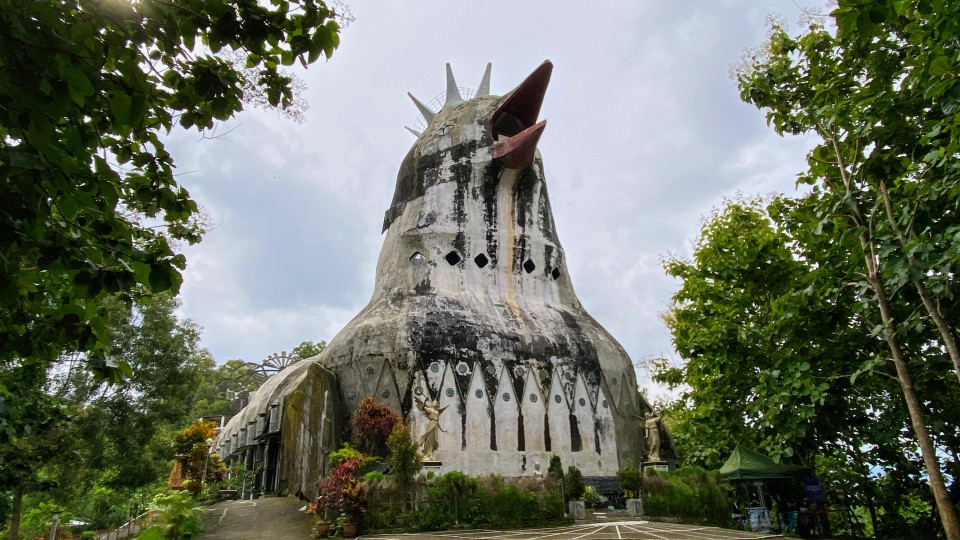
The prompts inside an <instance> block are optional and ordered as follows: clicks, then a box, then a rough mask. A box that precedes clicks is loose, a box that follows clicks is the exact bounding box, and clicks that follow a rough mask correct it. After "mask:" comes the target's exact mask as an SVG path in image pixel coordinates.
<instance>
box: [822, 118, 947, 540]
mask: <svg viewBox="0 0 960 540" xmlns="http://www.w3.org/2000/svg"><path fill="white" fill-rule="evenodd" d="M819 133H820V134H821V135H822V136H823V138H824V140H825V141H828V142H830V143H831V145H832V146H833V150H834V156H835V157H836V158H837V165H838V167H839V173H840V180H841V181H842V182H843V187H842V189H843V190H845V191H846V194H845V195H846V198H847V199H848V200H849V201H850V202H851V203H852V207H851V208H850V213H851V216H850V217H852V218H853V221H854V222H855V223H856V224H857V225H858V226H859V227H860V228H861V232H860V234H859V235H858V236H859V240H860V249H861V250H862V251H863V260H864V265H865V266H866V279H867V284H868V285H869V286H870V289H872V290H873V293H874V295H875V296H876V298H877V306H878V307H879V308H880V318H881V320H882V322H883V328H884V331H885V333H886V341H887V347H888V348H889V349H890V354H891V355H892V356H893V365H894V366H895V367H896V370H897V381H898V382H899V383H900V390H901V392H902V393H903V399H904V401H906V403H907V412H908V413H909V414H910V425H911V427H912V428H913V432H914V434H915V435H916V438H917V445H918V446H919V447H920V455H921V457H922V458H923V466H924V469H926V471H927V475H928V476H929V478H930V491H932V492H933V498H934V500H935V501H936V503H937V511H938V512H939V513H940V520H941V524H942V525H943V529H944V531H945V532H946V538H947V540H960V518H958V517H957V509H956V508H954V506H953V503H952V502H950V494H949V492H948V491H947V486H946V483H945V482H944V480H943V472H942V471H941V470H940V460H939V458H938V457H937V453H936V448H935V447H934V445H933V439H932V438H931V437H930V431H929V430H928V429H927V424H926V420H925V419H924V416H923V406H922V405H921V403H920V399H919V398H917V393H916V391H915V390H914V388H913V377H911V376H910V370H909V367H908V366H907V358H906V355H905V354H904V352H903V349H902V348H901V347H900V340H899V339H898V338H897V324H896V321H895V319H894V316H893V310H892V309H891V307H890V300H889V298H888V297H887V290H886V288H885V287H884V285H883V278H882V276H881V275H880V271H879V267H880V262H879V261H878V260H877V258H876V255H875V253H874V249H873V247H874V246H873V237H872V236H871V232H868V231H872V230H873V228H872V225H870V226H868V222H867V220H864V218H863V214H862V213H861V212H860V207H859V205H858V204H857V202H856V201H857V200H856V198H855V197H854V196H853V192H854V186H853V184H854V180H853V178H852V176H851V174H850V172H849V170H848V169H847V167H848V165H849V164H847V163H844V159H843V153H842V152H841V150H840V145H839V143H838V138H837V136H836V133H835V132H833V131H831V128H828V127H827V126H820V128H819ZM826 182H827V184H828V186H829V187H830V188H831V190H833V189H840V186H835V185H834V186H830V184H832V182H831V181H830V180H829V179H826ZM881 191H883V193H885V189H881Z"/></svg>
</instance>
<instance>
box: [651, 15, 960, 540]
mask: <svg viewBox="0 0 960 540" xmlns="http://www.w3.org/2000/svg"><path fill="white" fill-rule="evenodd" d="M831 16H832V21H833V22H834V23H835V27H831V26H828V24H827V22H828V21H826V20H823V21H813V22H812V23H811V24H810V25H809V26H808V28H807V29H806V30H805V31H804V32H803V33H801V34H800V35H798V36H791V35H790V33H789V32H788V31H787V30H786V29H785V28H783V27H781V26H778V25H775V26H774V27H773V28H772V31H771V33H770V39H769V43H768V44H767V45H766V46H765V47H763V48H761V49H759V50H760V51H761V52H762V53H761V54H758V55H756V56H755V57H753V58H748V59H747V61H746V62H745V63H743V64H742V65H741V69H740V71H739V73H738V82H739V85H740V89H741V96H742V98H743V99H744V101H747V102H748V103H752V104H754V105H756V106H757V107H759V108H761V109H763V110H765V111H766V114H767V119H768V122H769V123H770V124H771V125H772V126H773V127H774V129H775V130H776V131H777V132H778V133H781V134H788V133H789V134H798V133H806V132H810V133H814V134H816V135H817V136H819V138H820V142H819V143H818V144H817V146H816V147H815V148H814V149H813V150H812V151H811V152H810V153H809V155H808V169H807V170H806V171H804V172H803V173H802V174H801V176H800V182H801V183H803V184H806V185H808V186H810V189H811V192H810V194H809V195H806V196H804V197H802V198H800V199H798V200H795V201H783V203H782V205H781V207H780V208H779V209H771V213H772V214H778V215H776V216H773V215H771V219H772V220H773V221H776V222H778V224H779V228H780V232H782V233H783V234H785V235H787V238H789V242H788V243H786V244H783V247H785V248H788V249H791V250H796V253H793V254H792V255H789V256H783V255H782V254H776V253H774V254H773V255H774V256H771V257H764V256H760V257H754V252H756V251H757V250H756V248H755V247H754V244H755V242H754V241H752V240H751V241H748V242H747V244H746V246H744V247H743V248H737V247H736V246H730V245H729V242H726V241H724V240H722V239H721V238H720V237H719V236H717V235H716V234H714V233H715V232H716V231H706V232H709V233H710V237H711V241H710V242H708V244H712V243H714V242H715V243H717V244H718V245H727V246H728V247H727V248H726V249H732V250H733V251H732V252H728V251H724V250H723V249H721V251H720V253H719V256H720V257H722V258H726V259H730V260H728V261H724V262H722V263H720V267H724V268H729V269H731V270H733V271H735V272H736V273H737V274H740V275H738V276H735V277H734V279H733V282H730V279H729V276H728V275H719V276H711V275H710V272H711V271H712V270H713V267H712V266H711V265H706V266H704V265H702V264H700V263H702V262H703V261H700V260H697V261H696V263H697V265H696V266H695V269H696V271H695V272H691V273H689V276H688V275H682V274H683V272H685V270H686V267H685V266H684V265H683V264H679V265H677V264H674V265H673V267H672V268H671V266H670V263H668V271H670V272H671V273H673V274H674V275H678V277H681V278H683V279H684V280H685V283H684V287H683V289H682V290H681V293H680V296H679V297H678V298H677V299H676V301H677V302H678V304H677V308H678V309H677V312H676V313H675V314H671V315H670V316H671V317H675V318H674V319H669V320H670V322H671V323H673V324H674V325H675V328H674V337H675V340H677V343H678V351H679V352H680V353H681V355H683V356H684V357H685V358H694V359H697V358H699V357H700V356H701V355H702V356H703V358H709V357H711V356H712V355H719V358H720V360H721V361H722V360H723V359H724V358H726V357H730V358H734V359H737V360H738V361H744V362H746V365H747V366H750V367H751V369H755V368H753V366H758V368H759V369H756V372H753V373H751V372H750V371H747V372H745V373H744V370H743V369H741V370H740V372H741V373H742V374H744V375H746V376H747V377H748V378H756V382H757V383H758V386H757V388H756V390H755V392H743V391H742V390H740V391H737V392H736V395H737V396H740V398H741V399H746V401H733V402H731V403H730V405H733V407H731V408H728V409H726V411H727V412H728V413H729V412H734V413H736V414H738V415H740V414H746V415H750V414H751V413H756V416H754V417H752V418H748V421H747V422H746V423H745V424H744V425H746V426H748V427H751V428H753V427H757V428H760V429H761V431H762V430H763V429H764V428H765V427H769V428H773V429H775V430H780V431H782V432H783V433H784V434H786V435H787V436H788V443H789V441H790V440H791V439H792V440H794V441H795V442H797V443H800V442H802V441H803V439H804V438H805V437H810V436H811V433H810V429H811V428H813V427H815V426H818V425H821V424H823V425H824V426H829V422H827V423H826V424H824V421H823V420H822V419H818V418H817V417H816V415H820V414H823V413H828V412H829V411H831V410H833V413H831V414H830V417H831V418H833V419H835V420H836V422H837V424H836V426H837V427H840V428H848V427H850V426H859V424H858V422H856V418H851V417H850V416H849V413H850V411H864V410H866V411H868V412H869V411H878V410H882V409H883V407H881V404H886V403H889V402H890V401H891V399H893V398H892V394H891V391H896V393H897V394H899V397H898V398H896V402H897V403H898V404H902V405H901V407H902V408H901V409H900V410H901V411H903V413H904V416H903V417H902V418H903V419H904V420H905V425H906V426H908V427H907V430H908V431H907V433H911V434H912V438H913V440H914V441H915V443H914V444H915V445H916V446H917V447H919V449H920V457H921V459H922V462H923V464H924V470H925V473H926V476H927V478H928V479H929V486H930V489H931V493H932V495H933V498H934V500H935V504H936V508H937V509H938V511H939V517H940V519H941V522H942V525H943V527H944V530H945V531H946V533H947V537H948V538H951V539H954V538H960V522H958V520H957V513H956V509H955V508H954V506H953V504H952V502H951V500H950V495H949V493H948V490H947V486H946V480H945V475H944V467H943V460H944V459H952V461H954V466H956V463H955V462H956V455H955V454H951V453H949V452H941V451H939V450H938V448H951V447H952V444H953V443H954V442H955V441H956V437H957V424H956V421H955V420H951V419H950V417H949V415H947V416H944V412H945V411H949V410H950V408H951V407H954V406H955V404H956V403H955V402H956V396H957V395H958V392H957V390H958V387H957V381H958V380H960V348H958V346H957V338H956V333H957V330H956V329H957V322H956V321H957V320H958V319H957V317H958V315H960V314H958V306H957V303H956V301H955V298H956V292H957V291H956V286H955V284H954V281H955V280H954V279H953V278H954V274H955V266H956V264H957V261H958V260H960V225H958V221H957V219H956V213H957V204H958V202H960V182H958V180H960V114H957V113H958V110H960V82H958V77H957V74H958V73H960V5H957V4H956V3H955V2H948V1H945V0H886V1H879V2H878V1H873V0H870V1H867V0H841V1H839V2H838V3H837V7H836V9H835V10H834V11H833V12H832V13H831ZM721 221H722V220H721ZM751 238H752V237H751ZM778 243H780V242H779V241H778ZM710 249H712V248H711V247H710V246H709V245H708V246H705V249H704V250H702V253H701V251H700V250H698V255H697V256H695V259H697V257H700V256H706V255H707V254H708V253H709V252H710ZM791 259H792V260H791ZM744 262H746V263H748V264H746V265H744V264H743V263H744ZM757 263H760V268H762V269H763V272H762V275H761V276H759V277H760V278H762V279H761V280H759V281H758V280H757V277H758V276H755V275H752V274H753V273H755V269H756V268H757ZM804 266H805V267H806V270H805V272H806V273H807V274H808V276H807V277H804V276H802V275H798V274H796V272H795V271H788V272H787V273H783V270H784V269H788V268H797V269H802V268H803V267H804ZM767 274H769V276H768V275H767ZM800 274H803V272H802V271H801V272H800ZM715 277H716V278H718V279H714V278H715ZM768 277H769V279H767V278H768ZM741 278H742V282H741V283H739V284H738V283H737V280H741ZM816 279H820V281H819V282H817V281H811V280H816ZM776 280H783V282H775V281H776ZM688 281H689V286H688ZM698 282H699V283H701V285H700V286H699V287H700V288H701V289H702V291H699V292H697V291H694V295H693V296H686V297H685V296H683V295H685V294H687V293H689V292H690V290H691V289H693V288H695V287H697V285H696V283H698ZM722 283H727V285H726V286H728V287H730V288H729V289H728V290H727V291H726V292H724V293H723V294H724V296H723V299H722V301H721V302H719V303H718V304H719V305H713V304H711V303H710V302H711V298H716V297H711V296H709V295H710V294H712V292H716V291H717V289H718V288H719V287H721V286H724V285H722ZM756 283H761V284H763V287H762V288H760V289H756V288H753V289H751V288H750V287H749V285H751V284H756ZM738 299H742V300H738ZM737 302H739V304H738V303H737ZM688 308H696V309H698V310H699V311H700V312H704V313H708V312H710V311H713V312H714V313H712V314H710V313H708V315H709V317H708V319H709V320H710V321H712V324H711V325H710V326H708V327H707V328H705V329H703V331H701V330H700V329H691V328H690V327H689V325H688V322H687V321H685V320H684V319H683V317H685V316H686V315H685V314H684V311H685V310H686V309H688ZM721 308H726V309H730V310H731V311H730V312H728V313H727V314H726V316H727V317H728V318H729V317H737V318H736V319H733V320H734V321H735V322H734V323H733V324H731V325H725V324H724V321H723V320H719V319H717V318H716V317H717V313H716V311H717V309H721ZM811 308H812V309H813V311H812V312H811V311H810V309H811ZM757 312H759V313H758V314H757V316H756V317H754V316H753V314H755V313H757ZM818 313H822V314H824V315H831V316H833V317H835V320H830V319H823V318H818V317H817V314H818ZM794 317H798V320H799V321H800V322H799V323H798V322H796V321H791V319H792V318H794ZM705 322H706V321H705ZM807 322H808V323H809V326H810V328H809V330H808V331H809V332H810V334H809V337H810V338H814V337H815V339H808V341H809V342H810V343H809V346H808V347H804V346H803V339H794V338H792V337H791V336H799V335H800V334H798V333H797V332H796V330H797V329H799V328H801V327H802V324H804V323H807ZM776 325H783V327H782V328H776ZM688 339H693V341H692V342H691V343H692V346H691V345H685V341H686V340H688ZM824 340H828V341H832V343H829V345H830V346H829V347H828V346H820V345H822V344H823V343H822V342H823V341H824ZM878 346H879V348H878ZM831 349H832V350H831ZM783 351H788V352H790V353H791V354H793V355H796V356H795V358H793V359H789V358H784V357H783V355H782V354H781V352H783ZM836 351H843V352H844V353H845V354H842V355H837V354H835V352H836ZM724 355H726V356H724ZM778 358H784V361H787V363H788V364H789V365H790V366H793V367H794V371H784V370H783V369H781V366H778V365H777V364H776V363H777V362H778V360H777V359H778ZM698 365H700V364H699V363H697V362H694V364H693V366H692V367H690V368H688V369H687V373H686V374H685V375H686V376H687V378H688V382H689V380H693V381H694V383H695V384H692V386H694V388H693V390H692V393H694V394H695V393H696V392H697V391H698V388H704V389H708V388H711V387H710V386H709V383H710V379H709V373H711V372H710V371H709V370H708V371H707V372H706V373H703V374H698V372H697V371H696V369H697V366H698ZM728 367H729V368H730V369H733V368H734V365H733V364H730V365H729V366H728ZM668 373H669V372H668ZM948 373H949V374H952V377H950V378H945V376H946V375H947V374H948ZM674 374H675V373H674ZM691 376H692V377H693V379H690V378H689V377H691ZM782 377H786V379H785V380H779V379H781V378H782ZM875 377H889V378H890V379H891V380H893V381H895V382H896V383H897V387H896V388H892V389H891V388H889V387H885V386H884V384H882V383H880V382H877V381H876V380H875ZM697 378H699V380H697ZM844 379H846V380H847V381H849V382H848V383H844V382H843V380H844ZM950 379H952V380H950ZM731 382H735V381H731ZM771 382H776V385H775V386H771V385H770V383H771ZM845 387H847V388H845ZM712 388H714V389H718V391H719V392H721V393H724V392H725V390H724V389H723V385H714V386H713V387H712ZM777 388H782V389H783V390H784V391H785V392H786V393H784V394H782V395H778V394H777V392H778V390H777ZM828 389H829V390H830V392H829V393H827V392H826V390H828ZM727 393H729V392H727ZM841 393H842V395H841V396H839V398H838V396H836V395H835V394H841ZM764 399H766V400H772V401H773V402H775V403H778V404H779V405H780V406H782V409H781V410H780V411H779V412H780V413H781V414H779V415H778V414H777V413H778V411H776V410H766V411H762V410H760V409H762V408H763V407H762V406H761V407H759V408H758V407H757V406H756V405H755V403H754V402H755V401H756V400H764ZM798 400H799V401H798ZM853 400H861V401H859V402H854V401H853ZM834 402H836V404H837V407H836V408H834V409H831V403H834ZM738 404H739V405H744V406H745V407H746V408H743V409H739V408H737V405H738ZM798 405H799V406H800V408H797V406H798ZM811 414H813V415H814V416H811ZM869 416H870V415H868V418H867V419H869ZM891 416H894V415H891ZM790 418H795V419H797V420H798V421H797V422H790V421H789V420H790ZM778 420H779V421H786V423H784V424H781V423H780V422H779V421H778ZM881 424H883V423H881ZM897 424H898V422H897V421H896V420H895V419H894V420H893V421H892V422H891V423H890V424H889V430H888V433H889V434H896V433H898V429H897V427H896V426H897ZM859 427H860V428H861V432H863V431H870V429H866V428H864V427H863V426H859ZM844 431H846V432H848V433H849V432H850V430H848V429H844ZM874 435H876V433H874ZM861 436H862V433H861ZM899 436H900V435H895V436H894V437H895V438H896V437H899ZM763 437H767V438H768V440H769V435H768V434H766V435H761V436H760V438H761V439H762V438H763ZM812 437H813V438H811V439H809V440H810V442H811V443H813V446H812V448H816V449H819V450H820V451H821V452H828V451H829V450H830V446H829V444H826V441H827V438H829V431H828V430H822V431H821V432H820V433H818V434H815V435H812ZM855 440H856V439H855V438H854V439H849V440H848V441H847V445H848V446H849V445H852V447H853V448H856V446H857V444H856V442H855ZM789 445H790V444H788V446H789ZM909 446H910V444H906V445H904V446H901V452H902V450H903V448H904V447H906V448H909ZM795 451H798V453H799V451H800V448H799V447H798V448H795ZM908 452H909V451H908ZM853 453H855V450H854V451H853ZM800 455H801V457H803V455H802V454H800Z"/></svg>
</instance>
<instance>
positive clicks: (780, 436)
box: [654, 200, 871, 468]
mask: <svg viewBox="0 0 960 540" xmlns="http://www.w3.org/2000/svg"><path fill="white" fill-rule="evenodd" d="M795 246H796V242H795V241H794V240H793V239H792V238H791V237H790V236H789V235H788V234H787V233H786V232H784V231H783V230H781V229H780V228H778V227H776V226H775V225H774V223H773V222H772V220H771V216H770V215H769V214H768V213H767V211H766V209H765V208H764V207H763V204H762V202H761V201H759V200H741V201H731V202H728V204H727V205H726V206H724V207H723V208H722V209H720V210H718V211H716V212H715V213H714V215H713V216H712V217H711V218H710V219H708V220H706V221H705V223H704V225H703V228H702V230H701V233H700V238H699V239H698V241H697V244H696V246H695V249H694V254H693V258H692V260H689V261H688V260H683V259H679V258H670V259H667V260H666V261H665V268H666V270H667V273H668V274H669V275H671V276H674V277H677V278H679V279H680V280H681V281H682V284H681V287H680V289H679V290H678V291H677V292H676V293H675V294H674V296H673V302H672V305H671V308H670V310H669V312H668V313H667V314H666V316H665V320H666V322H667V325H668V327H669V329H670V332H671V335H672V338H673V343H674V346H675V348H676V350H677V352H678V353H679V354H680V356H681V357H682V358H683V360H684V361H685V362H684V364H683V365H681V366H669V365H665V364H661V365H655V366H654V373H655V375H656V377H657V378H658V379H659V380H661V381H663V382H667V383H669V384H671V385H673V386H679V385H686V386H687V387H688V390H687V391H686V392H685V394H684V395H683V396H682V400H681V403H680V404H678V405H679V406H678V407H672V408H670V409H668V411H667V417H666V418H667V422H668V424H671V423H674V428H675V429H676V431H674V433H675V436H676V437H677V444H678V445H680V446H681V447H682V448H684V454H683V455H684V456H686V457H687V458H688V459H691V460H693V461H694V462H697V463H700V464H702V465H703V466H705V467H709V468H717V467H719V465H720V464H721V463H722V461H723V460H724V459H726V456H727V455H729V452H730V451H731V450H733V447H734V446H735V445H736V444H737V443H741V442H742V443H746V444H750V445H753V446H757V447H760V448H762V449H763V450H764V451H766V452H768V453H769V454H770V455H773V456H774V457H776V458H778V459H779V457H780V456H781V455H782V456H784V457H791V456H797V457H799V458H800V459H801V461H802V462H803V463H804V464H805V465H808V466H812V465H813V459H814V456H815V455H816V454H817V452H818V450H819V449H820V448H821V447H822V446H823V445H825V444H829V443H831V442H832V441H833V440H834V438H835V437H836V436H837V435H838V434H840V433H842V432H843V431H844V426H845V425H849V424H850V423H852V422H853V421H854V418H855V417H858V415H859V417H862V415H863V414H865V409H863V408H862V406H855V404H854V403H853V400H854V399H855V398H857V397H859V396H861V395H862V393H863V392H866V391H867V390H868V389H865V388H862V387H854V385H853V384H852V383H851V382H850V380H849V378H838V377H837V374H840V373H849V372H850V369H851V368H850V367H849V366H850V364H851V363H854V365H856V363H855V361H856V359H857V358H858V357H859V356H860V355H867V354H870V352H871V348H870V346H871V344H870V343H868V342H867V340H866V338H865V337H864V332H862V330H861V331H860V332H858V328H857V325H856V322H855V319H854V318H853V315H852V312H851V311H850V305H851V303H852V298H851V297H852V294H853V291H849V290H845V289H843V288H838V287H837V286H836V283H835V281H834V280H833V279H832V276H831V275H830V274H829V272H827V269H818V268H816V267H814V266H813V265H811V264H809V262H808V261H807V260H806V258H805V257H803V256H800V254H799V253H797V252H795V249H796V247H795ZM811 336H818V339H811ZM845 370H847V371H845ZM687 406H689V409H687ZM687 411H689V412H687ZM678 414H679V415H680V416H679V417H678ZM677 420H681V421H682V427H681V426H678V425H676V424H675V422H677ZM691 442H692V443H693V444H690V443H691Z"/></svg>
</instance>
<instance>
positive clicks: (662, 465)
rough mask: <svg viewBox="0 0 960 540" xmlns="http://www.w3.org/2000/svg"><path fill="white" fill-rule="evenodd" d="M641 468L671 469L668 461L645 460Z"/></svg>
mask: <svg viewBox="0 0 960 540" xmlns="http://www.w3.org/2000/svg"><path fill="white" fill-rule="evenodd" d="M640 469H641V470H644V471H646V470H647V469H653V470H655V471H664V472H666V471H669V470H670V464H669V463H667V462H666V461H663V460H661V461H644V462H643V465H641V467H640Z"/></svg>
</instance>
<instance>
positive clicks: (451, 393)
mask: <svg viewBox="0 0 960 540" xmlns="http://www.w3.org/2000/svg"><path fill="white" fill-rule="evenodd" d="M447 397H453V388H447Z"/></svg>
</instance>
